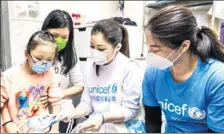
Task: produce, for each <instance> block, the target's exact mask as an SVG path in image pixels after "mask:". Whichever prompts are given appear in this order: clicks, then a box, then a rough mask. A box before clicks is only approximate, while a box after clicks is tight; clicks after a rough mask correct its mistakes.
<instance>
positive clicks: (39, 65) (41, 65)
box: [28, 53, 53, 74]
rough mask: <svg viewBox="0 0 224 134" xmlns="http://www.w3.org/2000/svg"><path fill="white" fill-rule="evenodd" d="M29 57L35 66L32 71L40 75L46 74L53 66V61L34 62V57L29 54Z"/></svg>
mask: <svg viewBox="0 0 224 134" xmlns="http://www.w3.org/2000/svg"><path fill="white" fill-rule="evenodd" d="M28 55H29V56H30V58H31V60H32V62H33V65H32V67H31V68H32V70H33V71H34V72H36V73H38V74H42V73H44V72H46V71H47V70H48V69H49V68H50V67H52V66H53V61H46V62H43V61H34V59H33V58H32V56H31V55H30V54H29V53H28Z"/></svg>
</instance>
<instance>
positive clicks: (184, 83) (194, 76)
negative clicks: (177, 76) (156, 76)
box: [166, 58, 202, 89]
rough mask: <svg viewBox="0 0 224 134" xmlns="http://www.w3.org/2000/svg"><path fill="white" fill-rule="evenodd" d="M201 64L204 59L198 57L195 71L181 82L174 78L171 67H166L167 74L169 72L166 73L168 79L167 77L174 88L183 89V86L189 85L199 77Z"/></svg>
mask: <svg viewBox="0 0 224 134" xmlns="http://www.w3.org/2000/svg"><path fill="white" fill-rule="evenodd" d="M201 64H202V61H201V60H200V59H199V58H198V63H197V67H196V68H195V70H194V71H193V73H192V74H191V76H190V77H189V78H188V79H186V80H185V81H183V82H179V83H177V82H176V81H175V80H174V78H173V76H172V73H171V67H170V68H167V69H166V74H167V75H166V79H167V81H168V83H169V85H170V86H171V87H172V88H174V89H182V88H184V87H186V86H187V85H189V84H191V83H192V81H194V80H196V79H197V78H198V76H199V74H198V73H199V72H200V70H201V69H200V66H201Z"/></svg>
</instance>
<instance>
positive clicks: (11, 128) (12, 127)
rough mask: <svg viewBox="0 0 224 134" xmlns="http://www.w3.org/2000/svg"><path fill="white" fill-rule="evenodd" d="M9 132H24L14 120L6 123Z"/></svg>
mask: <svg viewBox="0 0 224 134" xmlns="http://www.w3.org/2000/svg"><path fill="white" fill-rule="evenodd" d="M5 128H6V132H7V133H23V132H22V131H21V130H20V129H19V128H18V127H17V126H16V124H14V123H13V122H10V123H8V124H6V125H5Z"/></svg>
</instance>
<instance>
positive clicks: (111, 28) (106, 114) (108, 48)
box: [63, 19, 141, 133]
mask: <svg viewBox="0 0 224 134" xmlns="http://www.w3.org/2000/svg"><path fill="white" fill-rule="evenodd" d="M90 47H91V54H92V59H93V62H92V63H91V64H90V66H89V67H88V68H87V69H86V70H88V72H86V77H85V79H84V82H85V86H84V87H85V88H84V92H83V94H82V98H81V102H80V104H79V105H78V106H77V107H76V109H75V110H74V112H73V114H72V115H69V116H67V117H66V118H64V117H63V118H64V119H65V120H68V119H71V118H80V117H83V116H87V115H90V116H89V118H88V119H87V120H86V121H84V122H83V123H81V125H78V129H79V130H82V132H86V131H95V132H97V131H99V132H111V133H112V132H113V133H116V132H118V131H117V129H116V127H115V125H114V123H124V122H126V121H128V120H131V119H133V118H134V117H135V116H136V114H137V112H138V111H139V101H140V96H141V80H140V69H139V67H138V65H137V64H136V63H135V62H134V61H132V60H130V59H129V58H128V57H129V44H128V33H127V30H126V29H125V28H124V27H123V26H121V25H119V24H118V23H116V22H115V21H113V20H109V19H108V20H101V21H99V22H98V23H96V24H95V25H94V27H93V28H92V31H91V46H90ZM119 85H120V87H121V86H122V90H119V89H118V88H119ZM119 91H121V92H120V93H119ZM120 95H121V105H119V107H120V110H119V109H117V108H115V107H113V106H114V105H113V104H115V102H116V101H117V99H118V96H120Z"/></svg>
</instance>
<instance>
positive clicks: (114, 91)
mask: <svg viewBox="0 0 224 134" xmlns="http://www.w3.org/2000/svg"><path fill="white" fill-rule="evenodd" d="M111 92H112V93H113V94H115V93H117V84H116V83H114V85H113V86H112V89H111Z"/></svg>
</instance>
